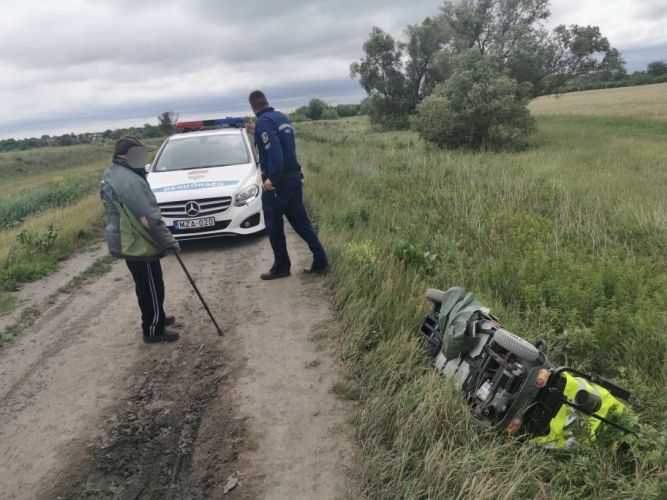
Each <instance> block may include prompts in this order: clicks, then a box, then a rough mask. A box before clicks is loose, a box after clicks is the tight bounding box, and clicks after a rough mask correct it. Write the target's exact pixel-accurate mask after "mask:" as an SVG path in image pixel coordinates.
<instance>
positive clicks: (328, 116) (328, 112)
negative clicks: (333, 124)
mask: <svg viewBox="0 0 667 500" xmlns="http://www.w3.org/2000/svg"><path fill="white" fill-rule="evenodd" d="M339 118H340V115H339V114H338V112H337V111H336V109H335V108H326V109H325V110H324V111H323V112H322V114H321V115H320V120H338V119H339Z"/></svg>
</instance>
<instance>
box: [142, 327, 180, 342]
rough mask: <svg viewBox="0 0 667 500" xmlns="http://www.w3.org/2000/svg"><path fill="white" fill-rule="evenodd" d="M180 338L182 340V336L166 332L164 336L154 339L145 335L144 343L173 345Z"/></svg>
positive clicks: (156, 336)
mask: <svg viewBox="0 0 667 500" xmlns="http://www.w3.org/2000/svg"><path fill="white" fill-rule="evenodd" d="M179 338H181V336H180V335H179V334H178V333H176V332H170V331H169V330H165V331H164V332H162V335H155V336H153V337H149V336H148V335H144V343H145V344H161V343H171V342H176V341H177V340H178V339H179Z"/></svg>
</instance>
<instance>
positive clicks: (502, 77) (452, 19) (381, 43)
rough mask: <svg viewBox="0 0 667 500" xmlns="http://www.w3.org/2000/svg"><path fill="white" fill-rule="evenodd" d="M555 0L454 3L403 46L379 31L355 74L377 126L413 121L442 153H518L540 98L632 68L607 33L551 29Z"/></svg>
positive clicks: (408, 33)
mask: <svg viewBox="0 0 667 500" xmlns="http://www.w3.org/2000/svg"><path fill="white" fill-rule="evenodd" d="M549 5H550V3H549V0H462V1H456V2H454V1H452V0H447V1H445V2H444V4H443V5H442V6H441V8H440V12H439V13H438V14H437V15H435V16H433V17H428V18H426V19H424V21H422V22H421V23H420V24H416V25H411V26H408V27H407V28H406V30H405V40H404V41H398V40H396V39H395V38H394V37H392V36H391V35H390V34H389V33H387V32H385V31H384V30H382V29H381V28H379V27H374V28H373V30H372V32H371V34H370V36H369V39H368V40H367V41H366V43H365V44H364V57H363V58H362V59H361V60H360V61H357V62H355V63H354V64H352V66H351V74H352V77H353V78H357V79H358V80H359V82H360V84H361V86H362V87H363V88H364V90H365V91H366V92H367V94H368V109H369V115H370V118H371V121H372V123H373V124H374V125H376V126H378V127H381V128H384V129H400V128H407V127H409V126H410V125H411V124H412V125H413V126H414V127H415V128H416V129H417V130H419V131H420V133H421V134H422V136H424V137H425V138H426V139H427V140H430V141H432V142H435V143H436V144H438V145H441V146H448V147H467V148H474V149H508V148H510V149H511V148H520V147H523V146H525V145H526V140H527V137H528V135H529V134H530V132H531V131H532V130H533V120H532V118H531V117H530V113H529V111H528V103H529V101H530V99H532V98H533V97H535V96H538V95H542V94H549V93H553V92H557V91H558V90H559V89H561V88H563V87H564V86H565V85H567V84H568V83H570V82H572V81H573V80H576V79H577V78H583V77H586V78H599V79H606V80H610V79H612V80H613V79H616V78H619V77H620V76H624V75H626V72H625V62H624V61H623V58H622V57H621V54H620V52H619V51H618V50H617V49H615V48H614V47H613V46H612V45H611V43H610V42H609V40H608V38H606V37H605V36H604V35H603V34H602V32H601V30H600V28H599V27H597V26H579V25H570V26H565V25H561V26H558V27H556V28H555V29H552V30H550V29H548V28H547V25H546V23H547V21H548V19H549V18H550V16H551V12H550V10H549Z"/></svg>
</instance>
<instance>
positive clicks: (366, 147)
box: [299, 117, 667, 499]
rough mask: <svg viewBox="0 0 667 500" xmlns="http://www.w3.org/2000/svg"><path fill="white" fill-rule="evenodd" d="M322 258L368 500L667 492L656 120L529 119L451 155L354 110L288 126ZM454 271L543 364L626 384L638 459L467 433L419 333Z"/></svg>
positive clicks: (665, 229) (663, 221) (665, 204)
mask: <svg viewBox="0 0 667 500" xmlns="http://www.w3.org/2000/svg"><path fill="white" fill-rule="evenodd" d="M299 132H300V134H299V135H300V137H301V143H300V147H301V155H302V159H303V163H304V165H305V166H306V170H307V178H306V183H307V184H306V186H307V187H306V191H307V197H308V202H309V205H310V206H311V208H312V209H313V211H314V213H315V214H316V216H317V221H318V225H319V227H320V230H321V232H322V235H323V237H324V240H325V242H326V244H327V245H328V247H329V249H330V251H331V253H332V257H333V262H334V270H335V273H334V276H333V278H332V280H333V285H334V290H335V300H336V303H337V305H338V307H339V310H340V314H341V318H342V321H343V328H342V329H341V332H340V336H339V339H338V340H339V341H340V344H341V350H342V353H343V357H344V360H345V361H346V364H347V367H348V370H347V372H348V373H349V374H350V376H349V379H348V380H347V381H346V385H347V386H348V388H346V389H345V390H344V391H342V392H345V393H348V394H355V395H356V394H358V395H359V397H360V399H361V401H362V405H361V410H360V411H359V412H358V414H357V415H356V418H355V427H356V429H357V437H358V440H359V443H360V445H361V450H362V456H363V470H362V474H361V475H362V483H363V489H364V491H365V494H366V496H367V497H368V498H374V499H375V498H377V499H380V498H381V499H450V498H465V499H467V498H471V499H472V498H489V499H491V498H493V499H495V498H508V499H509V498H512V499H514V498H543V499H571V498H607V499H615V498H619V499H620V498H624V499H625V498H637V499H650V498H660V495H667V482H666V481H667V476H666V473H665V470H666V469H665V467H666V465H667V456H666V455H667V452H666V451H665V450H666V447H665V444H666V443H667V428H666V424H665V417H664V416H665V414H667V395H665V393H664V385H665V383H666V382H667V333H665V325H667V252H666V251H667V248H666V247H667V217H666V216H665V214H667V198H665V196H664V192H665V187H666V186H667V170H665V168H664V132H665V128H664V124H663V123H658V122H642V121H637V120H636V119H621V118H619V119H608V118H586V117H578V118H577V117H541V118H540V119H539V133H538V134H537V135H536V136H535V137H534V139H533V144H532V147H531V148H530V149H529V150H528V151H526V152H523V153H520V154H473V153H464V152H448V151H439V150H434V149H431V148H429V147H427V146H425V145H424V144H423V143H422V142H421V141H420V140H419V139H418V138H417V137H416V136H415V135H414V134H412V133H407V132H404V133H391V134H383V133H377V132H373V131H371V130H370V129H369V128H368V127H367V125H366V123H365V122H364V121H363V120H347V121H339V122H328V123H318V124H307V125H304V126H302V127H300V130H299ZM450 286H464V287H467V288H468V289H470V290H472V291H475V292H476V293H477V294H478V295H479V297H480V298H481V300H483V301H484V302H485V303H486V304H488V305H489V306H491V307H493V309H494V311H495V312H496V313H497V314H498V315H500V316H501V317H502V318H503V320H504V322H505V324H506V326H507V327H508V328H509V329H511V330H514V331H516V332H517V333H519V334H521V335H522V336H525V337H527V338H529V339H536V338H538V337H542V338H546V339H547V340H548V341H549V343H550V344H551V353H550V355H551V357H552V358H553V360H554V361H555V362H559V363H568V364H570V365H574V366H575V367H580V368H583V369H586V370H595V371H597V372H599V373H600V374H602V375H606V376H608V377H612V378H614V379H615V380H617V381H619V382H621V383H622V384H624V385H626V386H628V387H630V388H632V389H633V390H634V392H635V394H636V398H635V400H634V401H633V406H634V408H635V409H636V410H637V411H638V412H639V414H640V416H641V422H642V431H643V432H642V438H641V439H640V440H638V441H637V442H634V443H633V446H634V449H635V451H636V460H634V461H630V462H629V463H628V461H627V460H622V459H621V458H619V457H616V456H615V455H614V453H613V452H612V451H610V450H608V449H606V448H605V447H602V446H601V447H597V446H590V447H582V449H580V450H577V452H576V453H574V454H573V455H572V456H570V457H565V458H563V457H556V456H554V455H551V454H549V453H546V452H544V451H542V450H536V449H533V448H531V447H530V446H528V445H526V446H521V445H519V444H516V443H513V442H510V441H507V440H504V439H503V438H500V437H496V436H492V435H489V434H483V435H482V436H479V435H478V433H477V430H476V429H474V427H473V425H472V423H471V422H470V419H469V418H468V416H467V413H466V412H465V410H464V408H462V406H461V404H460V402H459V401H458V399H457V398H456V397H453V395H452V394H451V393H450V392H449V389H448V388H447V387H446V385H445V384H444V383H442V382H441V381H440V380H438V379H437V377H435V376H434V375H433V373H432V369H431V368H430V366H429V360H428V359H427V357H426V356H425V355H424V352H423V351H422V349H421V347H420V344H419V339H418V337H417V330H418V325H419V323H420V320H421V319H422V316H423V314H424V313H425V311H426V310H427V308H428V306H427V304H426V301H425V300H424V291H425V289H426V288H427V287H439V288H448V287H450Z"/></svg>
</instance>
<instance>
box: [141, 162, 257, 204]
mask: <svg viewBox="0 0 667 500" xmlns="http://www.w3.org/2000/svg"><path fill="white" fill-rule="evenodd" d="M256 177H257V170H256V167H255V165H253V164H252V163H248V164H245V165H234V166H231V167H212V168H200V169H196V170H177V171H174V172H151V173H150V174H148V183H149V184H150V186H151V189H152V190H153V192H154V193H155V196H156V197H157V199H158V201H159V202H160V203H169V202H171V201H183V200H186V199H187V200H195V199H206V198H215V197H218V196H232V195H233V194H234V193H236V192H237V191H238V190H239V188H241V187H243V186H245V185H246V183H248V182H250V181H251V180H252V179H254V178H256Z"/></svg>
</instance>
